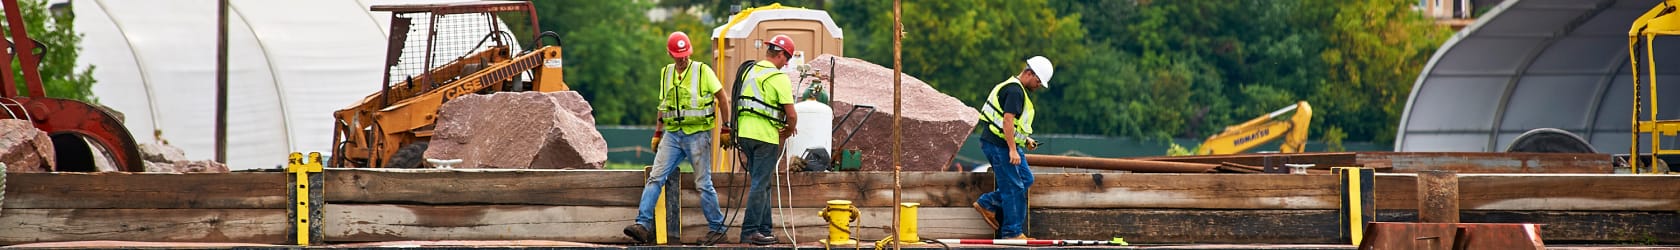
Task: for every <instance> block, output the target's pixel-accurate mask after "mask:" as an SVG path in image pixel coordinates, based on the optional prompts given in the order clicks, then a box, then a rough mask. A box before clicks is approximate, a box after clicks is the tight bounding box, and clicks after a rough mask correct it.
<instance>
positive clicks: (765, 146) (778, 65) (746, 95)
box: [736, 35, 799, 245]
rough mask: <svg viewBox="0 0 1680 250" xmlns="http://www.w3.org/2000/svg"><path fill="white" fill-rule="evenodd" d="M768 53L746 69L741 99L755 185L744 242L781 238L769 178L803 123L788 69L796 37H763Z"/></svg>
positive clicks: (743, 227) (744, 226)
mask: <svg viewBox="0 0 1680 250" xmlns="http://www.w3.org/2000/svg"><path fill="white" fill-rule="evenodd" d="M764 45H765V46H764V47H766V48H765V55H764V57H765V59H764V60H760V61H758V63H756V64H754V65H753V67H752V68H751V69H748V70H747V71H746V72H744V74H743V75H744V76H746V77H745V78H742V80H741V84H742V86H741V89H738V90H736V91H740V92H741V94H740V96H741V97H740V99H738V100H736V103H738V104H739V105H737V106H736V110H737V112H739V114H740V115H739V117H736V118H738V119H739V121H738V122H740V126H741V131H739V132H740V136H741V140H740V144H739V145H737V146H738V147H740V150H741V153H744V154H746V155H747V174H748V176H749V177H750V178H752V187H751V188H750V189H748V191H747V211H746V214H745V217H746V218H745V219H744V220H743V221H741V243H750V244H754V245H769V244H776V242H777V240H776V236H775V234H773V231H772V230H770V229H771V227H770V226H771V225H774V223H771V222H770V192H769V191H770V181H771V177H772V176H773V174H775V172H776V171H777V170H776V161H777V160H780V159H781V158H782V157H781V146H780V145H781V144H783V142H786V141H787V138H788V136H792V135H793V134H794V132H795V129H794V128H795V127H797V126H798V124H799V116H798V113H796V112H794V110H793V101H794V99H793V90H792V89H793V82H792V81H789V80H788V76H787V74H786V73H783V72H782V68H783V67H787V65H788V60H789V59H792V57H793V53H794V51H795V50H794V46H793V38H789V37H788V36H786V35H776V36H775V37H771V38H770V40H768V41H764Z"/></svg>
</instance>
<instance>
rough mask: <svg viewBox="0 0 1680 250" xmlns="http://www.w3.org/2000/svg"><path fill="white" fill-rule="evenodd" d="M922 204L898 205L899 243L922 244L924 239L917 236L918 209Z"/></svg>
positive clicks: (907, 203)
mask: <svg viewBox="0 0 1680 250" xmlns="http://www.w3.org/2000/svg"><path fill="white" fill-rule="evenodd" d="M921 206H922V204H921V203H915V202H905V203H899V204H898V237H899V238H898V243H899V244H921V243H922V238H921V237H918V236H916V208H918V207H921Z"/></svg>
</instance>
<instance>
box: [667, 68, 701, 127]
mask: <svg viewBox="0 0 1680 250" xmlns="http://www.w3.org/2000/svg"><path fill="white" fill-rule="evenodd" d="M694 64H695V63H694V62H693V61H689V63H688V72H687V75H688V77H687V78H688V81H687V82H688V103H689V105H688V106H686V107H684V106H683V105H682V101H681V100H667V99H666V98H671V99H675V98H676V97H675V95H677V93H675V92H671V90H672V89H678V88H679V87H678V86H675V84H676V83H677V79H676V78H675V77H676V76H675V75H672V74H673V73H674V72H672V71H675V70H676V67H674V65H673V66H667V67H665V70H663V71H664V74H663V75H664V78H662V80H661V81H660V83H662V84H664V85H665V86H661V87H660V88H659V92H660V94H659V96H660V99H661V101H660V112H659V115H660V117H661V119H664V120H665V122H666V123H670V124H676V123H679V122H683V121H704V120H710V119H693V120H690V119H685V118H690V117H694V118H705V117H711V116H712V109H711V108H709V107H706V106H701V103H700V99H701V96H700V78H701V76H700V75H701V72H700V71H702V70H703V69H700V68H699V67H697V66H695V65H694ZM667 95H671V96H669V97H668V96H667ZM705 104H706V105H708V106H709V105H711V104H712V103H711V102H710V101H707V102H706V103H705Z"/></svg>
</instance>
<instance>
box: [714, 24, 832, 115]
mask: <svg viewBox="0 0 1680 250" xmlns="http://www.w3.org/2000/svg"><path fill="white" fill-rule="evenodd" d="M776 35H787V36H788V37H790V38H793V42H794V48H795V50H794V52H793V58H794V60H793V61H790V62H789V63H790V64H792V63H797V62H798V61H801V58H806V59H809V58H816V57H817V56H819V55H822V54H832V55H835V56H844V55H845V54H843V53H841V52H842V48H841V38H843V37H844V36H842V34H841V32H840V26H839V25H835V24H834V18H832V17H830V16H829V15H828V12H826V11H821V10H812V9H806V8H797V7H786V6H782V5H781V4H779V3H778V4H770V5H769V6H764V7H758V8H752V9H747V10H743V11H741V13H739V14H735V16H732V17H730V19H729V23H725V24H723V26H718V27H717V28H716V29H713V30H712V40H713V41H714V42H713V43H712V44H713V47H714V49H715V50H716V53H715V55H717V58H716V60H715V63H713V64H712V66H713V67H716V68H715V69H713V70H714V71H716V72H718V80H720V81H723V87H724V88H725V89H728V88H731V87H733V84H734V83H735V77H736V75H737V74H739V73H738V72H736V70H737V69H739V68H740V66H741V63H742V62H746V61H748V60H764V41H766V40H770V38H771V37H775V36H776ZM731 91H733V90H731ZM731 93H733V92H731Z"/></svg>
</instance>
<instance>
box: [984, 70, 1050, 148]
mask: <svg viewBox="0 0 1680 250" xmlns="http://www.w3.org/2000/svg"><path fill="white" fill-rule="evenodd" d="M1010 85H1014V86H1016V87H1019V88H1021V98H1022V99H1021V104H1022V107H1021V114H1018V115H1017V116H1015V126H1014V127H1015V143H1016V144H1026V143H1027V136H1029V135H1032V133H1033V129H1032V123H1033V114H1034V113H1037V112H1036V111H1034V110H1033V103H1032V97H1027V87H1026V86H1025V85H1022V84H1021V80H1019V79H1015V78H1014V77H1010V78H1009V80H1007V81H1003V83H998V85H997V86H994V87H992V93H991V94H990V95H987V97H986V104H985V105H983V106H982V107H980V121H982V122H985V123H986V124H988V125H991V126H988V127H991V128H990V129H991V131H992V134H995V135H997V136H998V137H999V138H1003V130H1001V129H1003V127H1004V125H1003V105H1002V103H998V91H1000V90H1003V87H1004V86H1010ZM1005 139H1008V138H1005Z"/></svg>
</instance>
